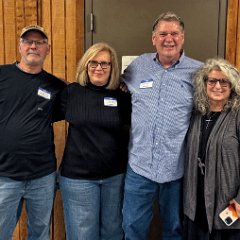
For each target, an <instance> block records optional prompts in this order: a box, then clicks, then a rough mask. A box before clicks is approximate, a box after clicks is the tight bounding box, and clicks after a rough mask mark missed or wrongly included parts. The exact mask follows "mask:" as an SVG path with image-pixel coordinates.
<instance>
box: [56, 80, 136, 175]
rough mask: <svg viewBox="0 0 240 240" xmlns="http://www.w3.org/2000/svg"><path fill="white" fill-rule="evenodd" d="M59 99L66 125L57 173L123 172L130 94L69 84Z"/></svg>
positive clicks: (125, 158) (128, 124) (125, 160)
mask: <svg viewBox="0 0 240 240" xmlns="http://www.w3.org/2000/svg"><path fill="white" fill-rule="evenodd" d="M62 100H63V111H66V116H65V118H66V120H67V121H68V122H69V128H68V137H67V143H66V147H65V151H64V156H63V161H62V165H61V175H62V176H65V177H68V178H78V179H80V178H85V179H101V178H106V177H110V176H114V175H116V174H120V173H123V172H125V170H126V165H127V155H128V151H127V146H128V136H129V126H130V115H131V99H130V95H129V94H126V93H123V92H122V91H121V90H114V91H112V90H107V89H105V88H104V87H96V86H93V85H91V84H89V85H88V86H86V87H82V86H81V85H79V84H78V83H72V84H70V85H68V87H67V88H66V90H64V91H63V98H62Z"/></svg>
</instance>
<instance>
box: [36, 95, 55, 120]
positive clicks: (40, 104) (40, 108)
mask: <svg viewBox="0 0 240 240" xmlns="http://www.w3.org/2000/svg"><path fill="white" fill-rule="evenodd" d="M52 104H53V101H52V99H46V98H43V97H41V96H37V107H36V108H37V115H39V116H47V115H49V114H51V110H52Z"/></svg>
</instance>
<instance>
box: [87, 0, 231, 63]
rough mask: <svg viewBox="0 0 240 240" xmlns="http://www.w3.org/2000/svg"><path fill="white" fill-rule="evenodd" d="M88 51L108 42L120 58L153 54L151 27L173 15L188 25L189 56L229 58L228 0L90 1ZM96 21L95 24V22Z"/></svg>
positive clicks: (88, 9) (186, 29)
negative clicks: (164, 15)
mask: <svg viewBox="0 0 240 240" xmlns="http://www.w3.org/2000/svg"><path fill="white" fill-rule="evenodd" d="M85 8H86V11H85V13H86V19H85V20H86V21H85V22H86V25H85V47H86V48H88V47H89V46H90V45H92V44H93V43H96V42H99V41H105V42H108V43H109V44H110V45H112V46H113V47H114V48H115V49H116V50H117V53H118V55H119V59H121V57H122V56H125V55H127V56H129V55H133V56H135V55H140V54H142V53H145V52H152V51H154V48H153V47H152V42H151V34H152V33H151V31H152V29H151V27H152V24H153V22H154V20H155V19H156V18H157V17H158V15H159V14H160V13H162V12H165V11H173V12H175V13H176V14H178V15H179V16H180V17H181V18H182V19H183V20H184V22H185V25H186V27H185V47H184V48H185V52H186V54H187V55H188V56H190V57H193V58H196V59H199V60H203V61H204V60H206V59H207V58H209V57H215V56H222V57H224V56H225V29H226V15H227V0H167V1H166V0H150V1H146V0H86V1H85ZM91 19H93V21H91Z"/></svg>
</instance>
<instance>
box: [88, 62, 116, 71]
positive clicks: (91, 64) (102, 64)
mask: <svg viewBox="0 0 240 240" xmlns="http://www.w3.org/2000/svg"><path fill="white" fill-rule="evenodd" d="M98 65H100V67H101V68H102V69H107V68H109V67H110V66H111V62H98V61H94V60H91V61H89V62H88V66H89V67H90V68H97V66H98Z"/></svg>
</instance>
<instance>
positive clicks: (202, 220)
mask: <svg viewBox="0 0 240 240" xmlns="http://www.w3.org/2000/svg"><path fill="white" fill-rule="evenodd" d="M220 114H221V112H211V113H210V114H206V115H204V116H203V117H202V124H201V136H200V137H201V141H200V146H199V153H198V157H199V159H201V163H202V164H203V165H204V167H202V169H201V168H200V167H198V188H197V196H198V197H197V211H196V217H195V221H196V222H197V223H198V224H199V226H201V227H202V228H204V229H208V224H207V215H206V207H205V198H204V195H205V193H204V174H205V152H206V147H207V142H208V139H209V136H210V134H211V132H212V129H213V127H214V125H215V123H216V121H217V119H218V117H219V116H220Z"/></svg>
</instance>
